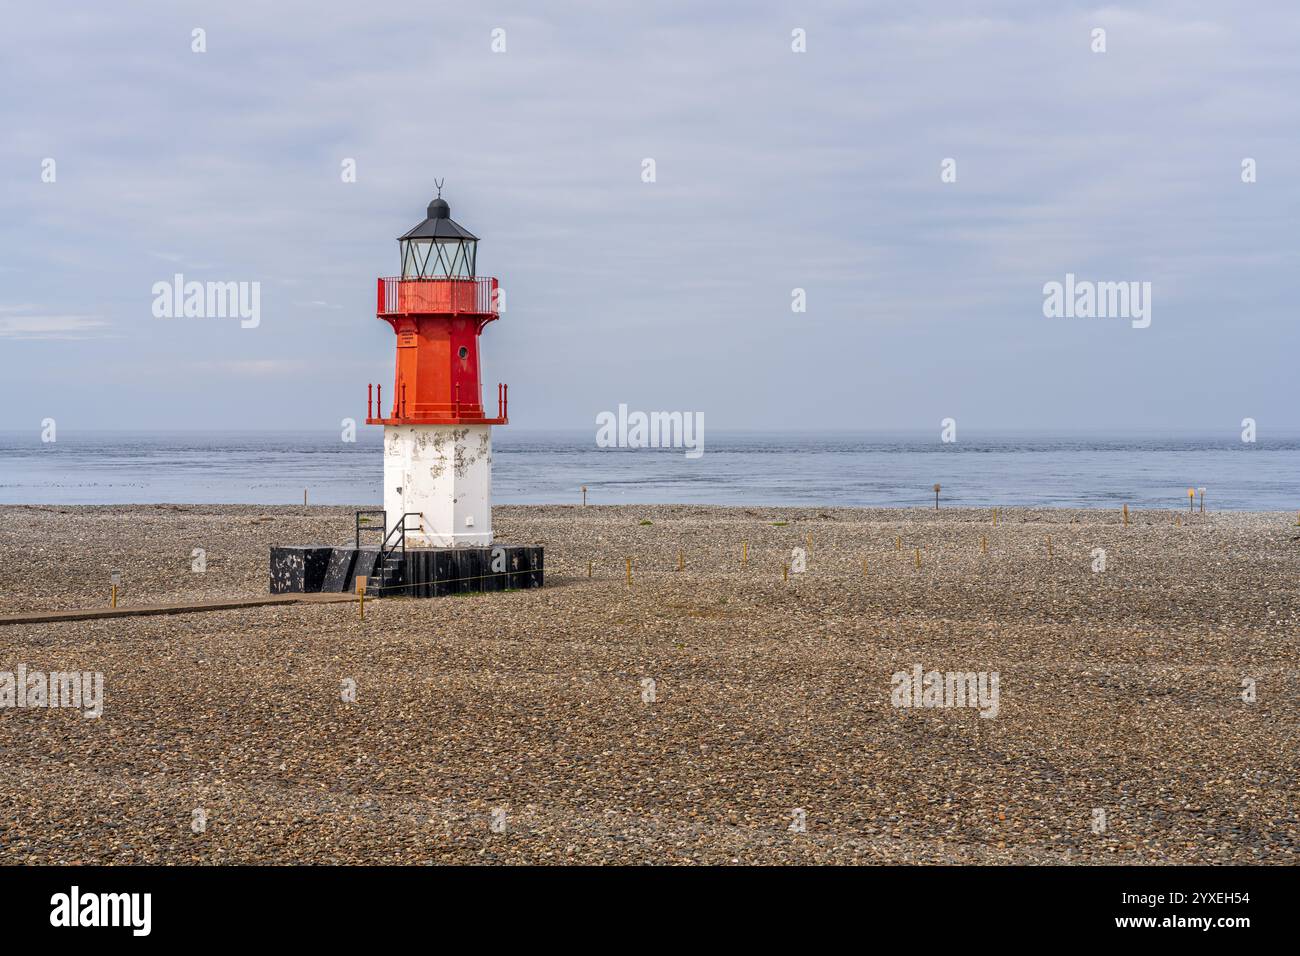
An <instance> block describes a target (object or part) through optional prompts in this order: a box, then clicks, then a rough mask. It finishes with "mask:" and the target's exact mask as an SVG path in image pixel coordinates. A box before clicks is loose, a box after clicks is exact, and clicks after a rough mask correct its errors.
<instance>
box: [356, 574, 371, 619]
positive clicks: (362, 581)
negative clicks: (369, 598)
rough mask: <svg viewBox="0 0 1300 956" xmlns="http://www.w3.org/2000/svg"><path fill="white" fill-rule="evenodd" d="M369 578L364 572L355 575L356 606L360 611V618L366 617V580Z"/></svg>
mask: <svg viewBox="0 0 1300 956" xmlns="http://www.w3.org/2000/svg"><path fill="white" fill-rule="evenodd" d="M368 580H369V578H367V577H366V576H365V575H364V574H358V575H357V607H358V608H359V609H360V612H361V620H363V621H364V620H365V619H366V582H367V581H368Z"/></svg>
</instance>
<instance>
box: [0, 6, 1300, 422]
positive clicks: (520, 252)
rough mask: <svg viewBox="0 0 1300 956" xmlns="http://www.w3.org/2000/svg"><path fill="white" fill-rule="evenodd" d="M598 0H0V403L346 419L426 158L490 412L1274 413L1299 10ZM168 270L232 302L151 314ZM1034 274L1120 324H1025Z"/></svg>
mask: <svg viewBox="0 0 1300 956" xmlns="http://www.w3.org/2000/svg"><path fill="white" fill-rule="evenodd" d="M624 6H625V8H624V9H623V10H621V11H614V10H613V9H611V5H609V4H596V3H592V4H584V3H543V2H537V0H533V2H528V3H520V4H478V3H430V2H427V0H425V2H418V3H378V4H358V3H339V2H334V0H315V2H311V3H275V4H269V3H243V2H222V3H216V2H210V3H185V2H179V3H178V2H175V0H168V2H158V3H112V4H102V3H90V2H83V3H65V2H60V0H45V2H43V3H41V4H23V5H11V6H9V7H8V8H7V9H6V12H5V15H4V16H5V29H4V31H3V34H2V35H0V80H2V81H3V92H2V93H0V120H3V127H4V136H2V137H0V171H2V173H3V182H4V192H3V196H4V200H3V208H2V209H0V250H2V251H3V255H0V428H7V429H28V428H30V429H33V430H35V429H38V428H39V425H40V421H41V419H43V418H46V417H53V418H55V419H56V420H57V422H58V425H59V428H60V429H79V428H133V429H151V428H159V429H174V428H186V427H194V428H250V427H253V428H292V429H311V428H321V429H325V428H330V429H336V428H338V423H339V421H340V419H342V418H344V417H349V416H351V417H357V418H360V417H362V416H364V413H365V392H366V385H367V383H369V382H389V383H390V382H391V381H392V363H393V344H394V342H393V339H394V336H393V333H392V331H391V329H390V328H389V327H388V326H387V325H386V324H385V323H383V322H381V321H379V320H377V319H376V318H375V316H374V303H375V289H374V282H375V278H376V276H380V275H393V274H394V273H396V272H397V271H398V264H399V263H398V247H397V243H396V241H395V237H396V236H398V235H399V234H401V233H402V232H404V231H406V230H407V229H408V228H410V227H411V226H412V225H414V224H415V223H417V222H419V221H420V220H421V219H422V218H423V217H424V207H425V205H426V204H427V203H428V202H429V200H430V199H431V198H433V195H434V192H435V190H434V186H433V181H434V179H435V178H443V177H445V179H446V187H445V189H444V192H443V195H444V198H446V199H448V200H449V202H450V203H451V207H452V216H453V218H455V219H456V220H457V221H458V222H460V223H461V224H462V225H464V226H465V227H466V228H468V229H470V230H471V231H473V232H475V233H477V234H478V235H479V236H480V237H481V239H482V242H481V243H480V247H479V273H480V274H481V275H495V276H498V277H500V279H501V282H502V284H503V286H504V287H505V288H506V290H507V302H508V311H507V314H506V315H505V316H503V317H502V319H501V321H499V322H497V323H495V324H494V325H492V326H490V327H489V328H488V329H487V331H486V332H485V333H484V338H483V348H482V353H483V376H484V381H485V383H486V389H485V391H486V392H487V393H488V394H489V395H490V394H491V393H492V392H493V385H494V384H495V383H496V382H498V381H505V382H508V383H509V384H510V387H511V392H510V394H511V399H512V401H511V407H510V411H511V419H512V427H518V428H593V427H594V420H595V416H596V414H597V413H598V412H600V411H602V410H607V409H608V410H612V409H615V408H617V406H618V405H619V404H620V403H625V404H627V405H629V406H630V407H631V408H633V409H644V410H683V411H701V412H703V413H704V414H705V417H706V421H707V423H708V427H710V428H711V429H726V428H747V429H764V428H773V429H803V428H806V429H824V428H863V429H892V428H899V429H903V428H906V429H917V428H919V429H931V428H932V429H935V430H936V432H937V430H938V428H939V422H940V420H941V419H943V418H945V417H952V418H955V419H956V420H957V421H958V423H959V426H960V427H963V428H965V429H969V430H979V429H993V428H1008V429H1015V428H1024V429H1030V428H1032V429H1048V430H1051V429H1061V430H1075V429H1108V428H1150V427H1154V428H1170V429H1180V430H1181V429H1197V430H1201V431H1210V432H1214V431H1220V430H1221V431H1223V432H1225V433H1227V434H1235V433H1236V432H1237V431H1238V430H1239V426H1240V422H1241V419H1242V418H1244V417H1247V416H1249V417H1253V418H1255V419H1256V420H1257V421H1258V422H1259V428H1260V435H1261V439H1262V438H1263V437H1264V436H1266V435H1267V433H1268V431H1269V430H1271V429H1284V428H1285V429H1290V428H1294V427H1296V426H1297V425H1300V407H1298V403H1297V401H1296V396H1297V388H1296V385H1295V382H1296V377H1297V367H1298V366H1300V333H1298V332H1297V320H1298V315H1297V309H1296V292H1295V279H1296V277H1297V274H1298V273H1300V270H1298V268H1297V267H1298V266H1300V255H1298V253H1300V228H1298V225H1297V214H1298V213H1300V201H1298V200H1300V186H1298V185H1297V182H1298V179H1297V177H1298V175H1300V115H1298V114H1300V107H1298V106H1297V100H1298V99H1300V96H1298V94H1300V5H1297V4H1295V3H1292V2H1282V0H1273V2H1264V3H1257V4H1249V5H1243V4H1230V3H1223V2H1215V3H1204V4H1198V3H1187V2H1172V0H1171V2H1152V3H1127V4H1122V5H1112V6H1098V5H1092V4H1083V3H1079V4H1072V3H1043V2H1041V0H1025V2H985V3H956V2H950V3H913V2H891V3H861V2H852V3H842V4H839V3H758V4H737V3H716V4H700V3H686V2H683V3H652V4H635V5H632V4H627V5H624ZM195 28H201V29H202V30H204V31H205V34H206V47H207V50H206V52H204V53H195V52H193V51H192V45H193V42H194V41H193V39H192V36H193V31H194V30H195ZM1097 28H1102V29H1104V30H1105V31H1106V33H1105V45H1106V51H1105V52H1104V53H1098V52H1094V50H1093V47H1094V46H1095V45H1096V41H1095V40H1094V34H1093V31H1094V30H1095V29H1097ZM498 29H500V30H504V40H505V52H494V51H493V49H492V46H493V31H494V30H498ZM796 29H798V30H803V31H806V47H807V52H805V53H796V52H794V51H793V50H792V43H793V42H794V41H793V40H792V31H795V30H796ZM499 37H500V35H499V34H498V38H499ZM498 45H499V40H498ZM646 158H652V159H653V160H654V161H655V174H656V180H655V181H654V182H649V183H647V182H644V181H643V175H642V171H643V160H645V159H646ZM947 158H952V159H954V160H955V161H956V172H957V177H956V181H955V182H943V181H942V178H941V168H942V167H941V164H942V163H943V161H944V160H945V159H947ZM1247 158H1250V159H1253V160H1254V161H1255V163H1256V170H1257V181H1256V182H1254V183H1245V182H1243V181H1242V163H1243V160H1244V159H1247ZM47 159H53V160H54V161H55V166H54V171H55V181H54V182H44V181H42V174H43V170H45V169H46V168H48V167H47V165H43V164H44V161H45V160H47ZM348 159H352V160H355V163H356V170H357V177H356V182H344V181H343V177H342V175H341V173H342V164H343V163H344V162H345V160H348ZM47 178H48V177H47ZM177 272H180V273H183V274H184V276H185V278H186V279H188V280H198V281H204V282H206V281H246V282H259V283H260V284H261V321H260V325H258V327H256V328H241V327H240V323H239V322H238V320H233V319H219V318H202V319H198V318H191V319H160V318H155V317H154V315H153V313H152V308H151V307H152V304H153V294H152V292H151V287H152V286H153V284H154V283H156V282H159V281H170V280H171V277H172V276H173V275H174V274H175V273H177ZM1067 272H1068V273H1074V274H1075V275H1076V276H1077V277H1078V278H1079V279H1087V280H1095V281H1139V282H1150V283H1151V289H1152V293H1151V316H1150V318H1151V323H1150V326H1149V327H1147V328H1134V327H1133V324H1132V323H1131V322H1130V321H1128V320H1127V319H1103V318H1069V319H1067V318H1048V317H1045V316H1044V314H1043V301H1044V294H1043V286H1044V283H1047V282H1051V281H1063V280H1064V278H1065V275H1066V273H1067ZM796 288H801V289H804V290H806V297H807V311H806V312H802V313H797V312H794V311H792V307H791V304H792V290H794V289H796Z"/></svg>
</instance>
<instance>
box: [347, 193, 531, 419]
mask: <svg viewBox="0 0 1300 956" xmlns="http://www.w3.org/2000/svg"><path fill="white" fill-rule="evenodd" d="M398 243H399V244H400V246H401V250H402V274H401V275H400V276H395V277H393V278H388V279H380V280H379V282H378V301H377V303H376V306H375V313H376V315H378V317H379V318H381V319H383V320H384V321H385V322H387V323H388V324H389V325H391V326H392V327H393V331H394V332H395V333H397V370H396V375H395V377H394V381H393V391H392V394H391V398H390V402H389V412H388V414H387V415H386V416H385V415H384V414H383V408H384V403H383V387H382V386H379V387H377V388H376V387H373V386H372V388H371V393H370V396H369V398H368V400H367V402H366V423H367V424H370V425H459V424H466V425H504V424H505V423H506V420H507V416H506V410H507V395H506V389H507V386H505V385H498V386H497V416H496V417H495V418H488V417H487V416H486V413H485V411H484V408H483V386H482V382H481V379H480V376H479V355H478V341H479V335H480V334H481V333H482V331H483V329H484V328H485V327H486V326H487V324H488V323H489V322H492V321H494V320H495V319H496V318H497V316H498V312H497V280H496V279H492V278H480V277H478V276H477V275H475V265H476V262H477V258H478V253H477V248H478V237H477V236H475V235H474V234H473V233H471V232H469V231H468V230H466V229H464V228H463V227H462V226H460V225H459V224H457V223H456V222H455V221H453V220H452V218H451V207H450V206H448V205H447V203H446V201H444V200H443V199H442V198H441V191H439V198H437V199H435V200H434V201H433V202H431V203H429V209H428V217H427V218H426V219H425V220H424V221H423V222H422V223H420V224H419V225H418V226H415V227H414V228H413V229H411V230H410V231H408V232H407V233H406V234H405V235H403V236H401V237H399V239H398Z"/></svg>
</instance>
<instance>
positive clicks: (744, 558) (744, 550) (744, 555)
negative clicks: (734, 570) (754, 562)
mask: <svg viewBox="0 0 1300 956" xmlns="http://www.w3.org/2000/svg"><path fill="white" fill-rule="evenodd" d="M740 563H741V564H742V565H744V564H749V542H748V541H742V542H740Z"/></svg>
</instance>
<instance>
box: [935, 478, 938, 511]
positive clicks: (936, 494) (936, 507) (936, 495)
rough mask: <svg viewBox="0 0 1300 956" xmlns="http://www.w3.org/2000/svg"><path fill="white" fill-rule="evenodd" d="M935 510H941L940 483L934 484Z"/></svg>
mask: <svg viewBox="0 0 1300 956" xmlns="http://www.w3.org/2000/svg"><path fill="white" fill-rule="evenodd" d="M934 510H935V511H938V510H939V483H938V482H937V481H936V482H935V483H934Z"/></svg>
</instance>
